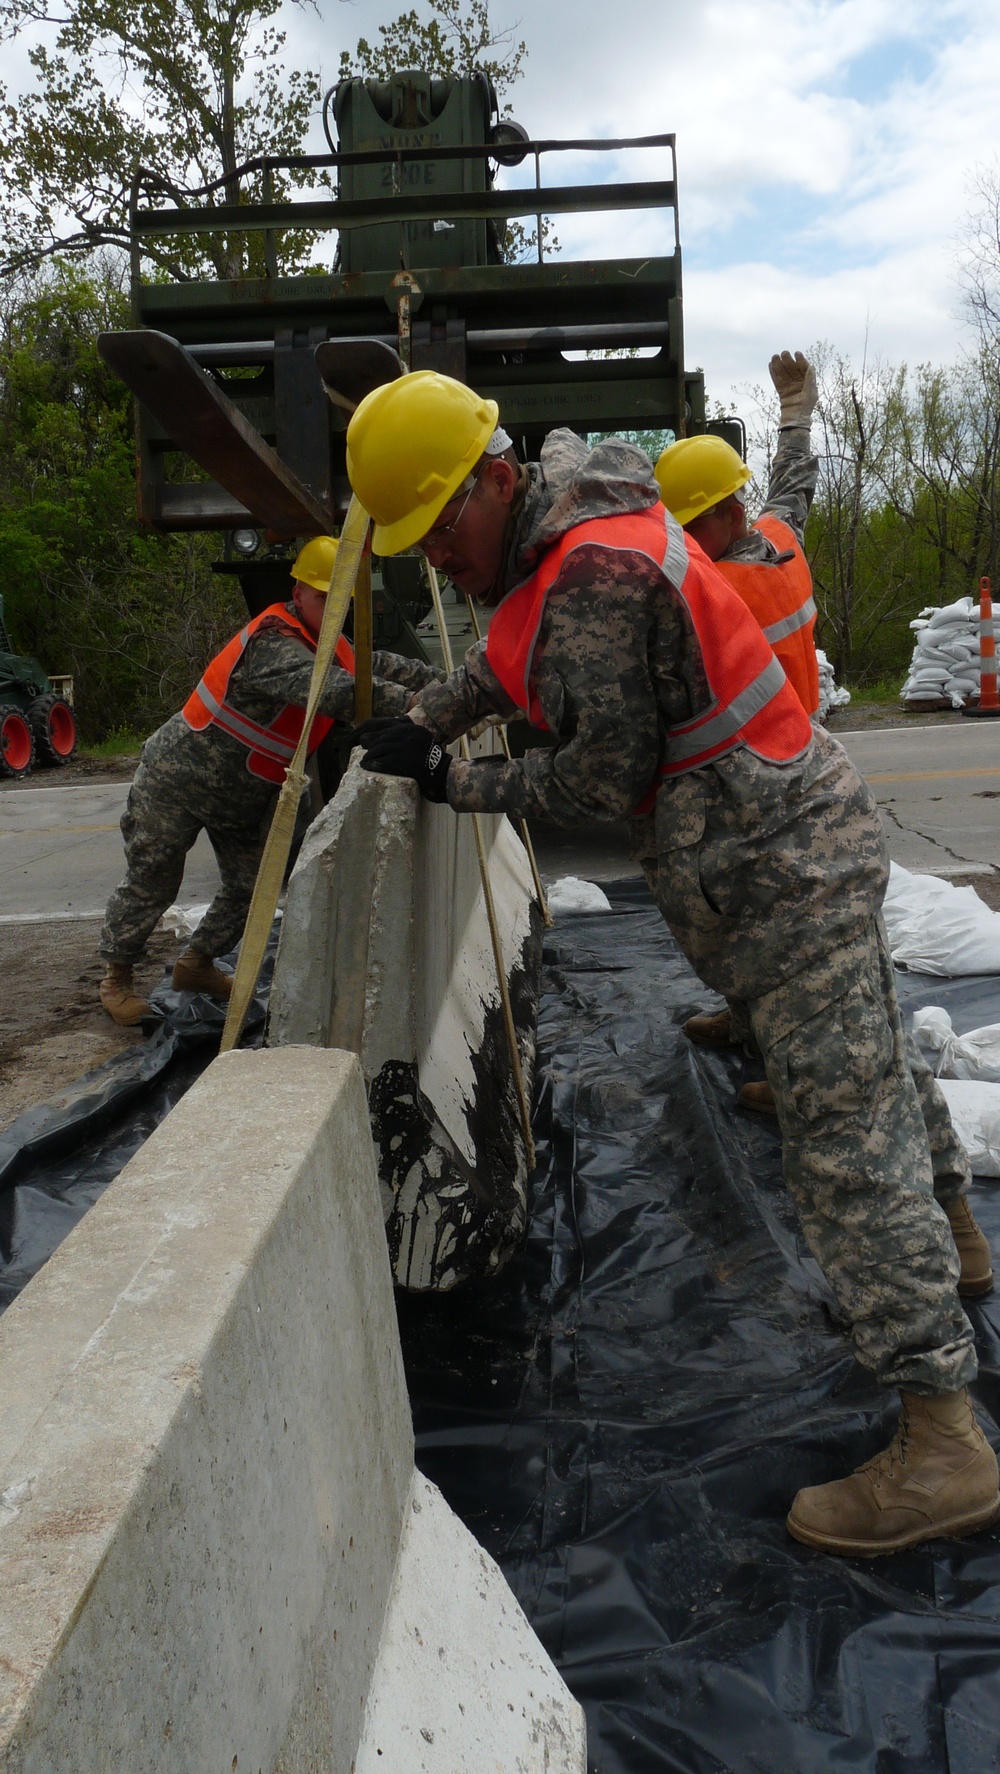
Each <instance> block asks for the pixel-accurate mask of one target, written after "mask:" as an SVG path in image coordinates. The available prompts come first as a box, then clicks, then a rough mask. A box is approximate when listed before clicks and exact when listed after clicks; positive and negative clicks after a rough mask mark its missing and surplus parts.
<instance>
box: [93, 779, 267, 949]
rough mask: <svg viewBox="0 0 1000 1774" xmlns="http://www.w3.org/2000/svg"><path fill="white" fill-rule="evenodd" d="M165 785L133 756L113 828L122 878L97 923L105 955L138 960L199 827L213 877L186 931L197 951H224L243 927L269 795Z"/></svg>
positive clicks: (176, 886) (171, 896) (176, 889)
mask: <svg viewBox="0 0 1000 1774" xmlns="http://www.w3.org/2000/svg"><path fill="white" fill-rule="evenodd" d="M178 786H179V789H180V791H181V792H173V793H172V792H171V784H170V782H169V780H166V779H165V773H164V772H159V771H157V770H155V769H149V768H148V767H146V766H144V765H143V764H140V766H139V769H138V770H137V772H136V776H135V780H134V782H133V784H132V787H131V788H130V790H129V796H128V801H127V803H126V806H125V812H124V813H123V814H122V820H121V829H122V837H123V838H124V840H125V868H126V872H125V879H124V881H123V882H122V883H121V885H120V886H119V887H116V888H115V891H114V892H113V893H112V895H111V898H110V899H109V900H108V904H107V909H106V911H105V914H104V928H103V929H102V931H101V940H100V944H99V948H100V953H101V955H102V956H103V958H104V960H105V961H118V962H135V961H138V960H139V958H140V956H141V955H142V952H143V950H144V948H145V946H146V943H147V941H148V939H149V937H150V935H151V934H152V932H153V930H154V929H155V928H156V925H157V923H158V922H159V920H160V917H161V916H162V914H163V913H164V912H165V911H166V909H167V906H168V905H172V904H173V902H174V900H176V898H177V896H178V894H179V893H180V889H181V882H182V880H183V877H184V865H185V863H186V861H187V855H188V851H189V850H190V849H191V847H192V845H193V844H194V842H195V839H196V838H197V836H198V834H199V832H201V831H204V832H205V833H206V834H207V836H208V840H209V842H210V844H211V846H212V849H213V850H214V852H215V859H216V862H217V863H218V865H219V874H220V876H221V884H220V887H219V891H218V892H217V893H216V895H215V898H214V899H213V900H212V903H211V905H210V906H209V908H208V911H207V912H206V913H205V916H204V918H203V919H202V921H201V923H200V924H199V926H198V928H197V930H196V931H195V933H194V935H193V936H192V938H191V946H192V948H195V949H197V950H198V952H199V954H203V955H210V956H212V957H213V958H214V957H215V956H216V955H227V954H228V953H229V951H230V950H231V949H234V948H235V947H236V944H237V943H238V942H239V940H240V938H241V937H242V935H243V926H244V923H245V922H246V915H247V909H248V907H249V905H250V900H251V897H252V895H253V889H254V882H255V881H256V879H257V867H258V864H259V862H260V858H261V853H262V851H263V848H264V835H263V834H264V831H265V829H266V828H265V827H264V825H263V820H264V817H265V815H266V812H267V810H268V807H269V805H270V801H271V799H273V791H271V792H269V791H268V790H267V789H266V788H265V787H264V785H262V793H261V794H260V796H259V797H258V798H259V800H260V806H259V807H258V806H257V805H256V802H253V803H251V804H250V805H249V806H247V805H240V804H239V802H237V804H236V805H235V806H234V805H233V798H226V799H224V798H223V797H222V796H221V795H220V796H218V797H214V796H209V797H207V798H203V799H202V802H201V804H200V805H198V806H197V810H195V809H194V807H193V806H192V804H191V801H192V797H190V796H185V795H184V793H183V787H184V785H183V783H181V784H180V785H178Z"/></svg>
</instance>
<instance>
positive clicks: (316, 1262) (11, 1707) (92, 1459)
mask: <svg viewBox="0 0 1000 1774" xmlns="http://www.w3.org/2000/svg"><path fill="white" fill-rule="evenodd" d="M0 1364H2V1370H3V1373H4V1392H3V1403H2V1406H0V1746H2V1752H0V1760H2V1763H3V1766H4V1768H5V1769H7V1770H9V1771H10V1774H42V1771H43V1770H44V1771H45V1774H55V1771H56V1770H58V1771H60V1774H61V1771H62V1770H64V1769H65V1770H66V1771H67V1774H69V1770H73V1771H74V1774H83V1771H84V1770H86V1771H88V1774H89V1770H93V1771H94V1774H107V1771H108V1770H109V1769H111V1768H114V1767H122V1768H125V1767H127V1768H128V1769H129V1774H139V1771H140V1770H147V1769H148V1770H151V1771H152V1770H154V1769H155V1770H160V1771H166V1770H174V1769H176V1770H178V1774H179V1771H180V1770H182V1769H183V1770H185V1774H187V1771H189V1770H195V1769H197V1770H199V1771H201V1770H208V1769H227V1770H228V1769H231V1768H236V1767H244V1768H253V1769H255V1770H256V1769H268V1770H270V1769H277V1768H279V1767H280V1768H282V1769H283V1770H286V1771H287V1774H293V1771H296V1774H297V1771H298V1770H303V1771H304V1770H305V1769H307V1768H312V1767H313V1766H316V1765H318V1764H319V1758H321V1757H322V1758H324V1760H323V1765H324V1766H325V1767H328V1768H329V1769H331V1770H337V1774H341V1771H342V1774H349V1769H350V1764H351V1755H352V1750H353V1747H354V1746H356V1744H357V1741H358V1737H359V1734H360V1729H361V1720H362V1717H363V1712H364V1706H365V1701H366V1696H367V1692H368V1687H369V1683H370V1680H371V1674H372V1671H373V1669H374V1666H375V1660H376V1657H377V1652H378V1645H379V1638H380V1634H381V1626H382V1619H383V1614H384V1609H385V1603H386V1599H387V1596H388V1593H389V1588H390V1585H391V1582H392V1577H393V1571H394V1567H395V1559H396V1549H397V1543H398V1535H399V1530H400V1526H401V1522H402V1514H403V1507H404V1504H405V1502H406V1498H407V1495H408V1492H409V1486H410V1479H411V1473H412V1437H411V1432H410V1425H409V1413H408V1407H407V1403H406V1393H405V1386H404V1379H403V1373H402V1363H401V1359H400V1353H399V1347H398V1342H397V1338H396V1331H395V1319H394V1312H393V1302H392V1294H391V1286H390V1280H389V1273H388V1265H387V1263H386V1257H385V1244H384V1240H383V1238H382V1233H381V1225H380V1214H379V1209H378V1196H377V1184H376V1179H375V1170H374V1162H373V1158H372V1150H371V1139H370V1136H369V1132H368V1123H367V1108H366V1104H365V1098H364V1090H363V1087H362V1084H361V1078H360V1075H359V1072H358V1068H357V1065H356V1062H354V1061H353V1060H352V1059H351V1058H350V1057H349V1056H346V1055H344V1054H336V1053H318V1052H313V1051H306V1052H293V1051H290V1050H289V1051H286V1052H283V1053H234V1054H229V1055H226V1056H225V1057H224V1058H222V1059H219V1060H216V1061H215V1063H214V1064H213V1065H212V1066H211V1067H210V1069H209V1071H208V1072H207V1073H206V1074H205V1075H204V1076H203V1078H202V1079H200V1080H199V1081H198V1083H196V1084H195V1085H194V1086H193V1087H192V1089H191V1090H190V1091H189V1092H188V1094H187V1095H186V1096H185V1097H184V1099H183V1101H182V1102H181V1103H180V1104H179V1105H178V1107H177V1108H176V1109H174V1111H173V1112H172V1114H171V1115H170V1116H168V1118H167V1119H166V1121H164V1122H163V1123H162V1124H161V1126H160V1127H159V1128H158V1129H157V1130H156V1132H155V1133H154V1134H153V1135H152V1136H151V1138H150V1139H149V1140H148V1141H147V1143H146V1145H145V1146H144V1147H143V1148H142V1151H141V1152H140V1153H139V1154H138V1155H137V1157H136V1158H134V1159H133V1161H132V1162H131V1164H129V1165H128V1166H127V1168H126V1169H125V1171H124V1172H123V1173H122V1175H121V1176H120V1177H119V1178H118V1180H117V1181H116V1182H115V1183H114V1184H113V1185H112V1186H111V1188H110V1189H108V1191H107V1192H106V1193H105V1195H104V1196H103V1197H102V1199H101V1200H100V1201H99V1202H98V1203H97V1205H96V1206H95V1207H94V1208H93V1209H92V1210H91V1212H90V1213H89V1214H88V1215H87V1216H86V1218H85V1219H84V1220H83V1221H82V1222H81V1224H80V1225H79V1226H78V1227H77V1228H76V1230H75V1231H74V1232H73V1233H71V1235H70V1237H69V1238H68V1239H67V1240H66V1242H65V1243H64V1244H63V1245H62V1246H61V1248H60V1249H59V1251H58V1252H57V1253H56V1255H55V1256H54V1257H53V1258H52V1259H51V1260H50V1262H49V1263H48V1264H47V1265H46V1267H45V1268H44V1269H43V1270H42V1271H41V1272H40V1274H39V1275H38V1276H37V1277H36V1279H35V1280H34V1281H33V1282H32V1283H31V1284H30V1286H29V1287H28V1288H27V1289H26V1291H25V1293H24V1294H23V1295H22V1296H21V1297H20V1298H19V1299H18V1300H17V1301H16V1302H15V1303H14V1304H13V1305H12V1306H11V1307H10V1309H9V1311H8V1312H7V1313H6V1315H5V1316H4V1318H3V1321H2V1324H0Z"/></svg>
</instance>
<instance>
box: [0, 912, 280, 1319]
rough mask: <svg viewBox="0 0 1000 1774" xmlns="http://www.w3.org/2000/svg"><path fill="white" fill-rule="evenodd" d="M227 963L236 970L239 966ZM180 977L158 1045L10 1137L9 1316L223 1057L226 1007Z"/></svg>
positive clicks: (2, 1187) (253, 1026)
mask: <svg viewBox="0 0 1000 1774" xmlns="http://www.w3.org/2000/svg"><path fill="white" fill-rule="evenodd" d="M276 949H277V929H275V931H274V932H273V934H272V936H271V940H270V944H269V947H268V952H267V956H266V959H265V961H264V965H263V967H262V968H261V975H260V983H259V985H258V988H257V994H256V996H255V998H254V1001H253V1004H252V1005H251V1008H250V1012H249V1014H248V1016H247V1019H246V1024H245V1029H244V1035H243V1040H242V1042H241V1045H242V1046H244V1047H254V1046H259V1045H260V1043H261V1040H262V1038H263V1032H264V1019H265V1016H266V1013H267V996H268V992H269V990H270V985H271V975H272V973H273V971H274V955H275V951H276ZM226 959H227V960H228V961H229V962H231V963H235V956H232V955H230V956H227V957H226ZM169 982H170V969H169V968H168V969H166V970H165V972H164V977H163V982H162V984H161V985H159V986H157V988H156V990H155V991H154V992H153V993H152V994H151V998H150V1002H151V1004H152V1006H153V1009H154V1011H155V1012H156V1013H157V1014H156V1017H155V1019H153V1020H150V1019H148V1018H147V1019H145V1021H144V1024H143V1027H144V1029H146V1028H147V1024H148V1035H149V1038H148V1040H146V1041H144V1042H143V1043H142V1045H141V1046H138V1045H136V1046H135V1047H129V1048H126V1049H124V1050H123V1051H122V1052H121V1053H117V1054H114V1055H112V1057H111V1059H109V1060H106V1061H105V1063H104V1064H103V1065H102V1066H98V1067H96V1068H95V1070H94V1071H92V1072H88V1073H87V1074H86V1075H85V1077H83V1078H81V1079H79V1080H77V1082H76V1083H75V1084H72V1085H70V1086H69V1087H68V1088H67V1089H66V1090H63V1091H60V1093H59V1095H58V1096H57V1097H54V1098H52V1100H51V1101H50V1102H48V1103H42V1104H39V1105H38V1107H37V1108H33V1109H27V1110H26V1111H25V1113H24V1114H23V1115H19V1116H18V1119H17V1120H16V1121H15V1122H13V1123H12V1124H11V1126H10V1127H9V1128H7V1130H6V1131H5V1132H4V1133H0V1312H2V1311H3V1310H4V1309H5V1307H7V1306H9V1305H10V1302H11V1300H13V1299H14V1298H16V1296H17V1295H18V1294H19V1293H20V1291H21V1289H22V1288H23V1287H25V1286H26V1285H27V1283H28V1282H29V1281H30V1280H31V1277H32V1276H33V1275H35V1274H37V1272H38V1270H39V1269H40V1268H41V1266H42V1264H43V1263H44V1262H46V1261H47V1259H48V1258H49V1257H50V1256H51V1255H52V1252H53V1251H54V1250H55V1249H56V1247H57V1246H58V1245H60V1244H61V1243H62V1241H63V1239H64V1238H65V1237H66V1235H67V1233H68V1232H71V1231H72V1229H73V1227H74V1226H75V1225H76V1223H77V1221H78V1220H81V1219H82V1218H83V1216H84V1214H85V1213H86V1211H87V1209H88V1207H92V1206H93V1204H94V1202H95V1201H96V1200H97V1199H98V1197H99V1196H101V1195H102V1194H103V1193H104V1190H105V1189H106V1188H107V1186H108V1184H109V1183H110V1182H113V1180H114V1178H115V1177H116V1176H117V1175H118V1172H119V1171H120V1170H122V1169H123V1168H124V1166H125V1165H126V1164H127V1163H128V1161H129V1159H130V1158H133V1157H134V1156H135V1154H136V1152H137V1151H138V1150H139V1147H140V1146H141V1145H142V1144H143V1143H144V1141H145V1140H147V1139H148V1138H149V1135H150V1134H151V1133H152V1132H153V1129H154V1128H156V1127H158V1126H159V1124H160V1122H161V1121H162V1120H163V1118H164V1116H165V1115H167V1114H168V1113H169V1111H170V1110H171V1109H172V1108H173V1107H174V1104H175V1103H177V1102H179V1101H180V1099H181V1097H182V1096H183V1095H184V1092H185V1091H186V1090H187V1089H188V1087H189V1086H190V1085H191V1084H193V1083H194V1080H195V1079H196V1078H197V1077H198V1075H199V1074H200V1073H201V1072H203V1071H204V1069H205V1067H206V1066H207V1065H208V1063H209V1061H210V1060H211V1059H212V1058H213V1057H214V1055H215V1054H216V1052H217V1051H218V1046H219V1041H220V1039H221V1036H222V1028H223V1024H224V1023H225V1020H226V1007H225V1004H223V1003H221V1002H219V1001H218V1000H216V999H214V998H207V997H204V996H203V995H201V994H200V993H191V992H175V991H174V990H173V989H172V987H171V985H170V983H169Z"/></svg>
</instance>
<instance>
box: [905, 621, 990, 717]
mask: <svg viewBox="0 0 1000 1774" xmlns="http://www.w3.org/2000/svg"><path fill="white" fill-rule="evenodd" d="M910 628H911V630H912V631H913V637H914V645H913V657H912V659H911V660H910V669H909V672H908V673H907V677H906V682H905V683H904V685H903V688H902V690H901V691H900V697H901V698H902V700H903V701H904V702H927V701H932V700H935V699H936V698H939V697H940V698H942V699H944V698H947V700H948V701H949V702H950V703H951V705H952V707H953V708H961V707H963V706H964V704H965V703H966V702H967V701H968V699H969V697H970V696H975V695H977V694H978V692H979V606H978V604H974V603H973V602H972V599H971V598H968V597H964V598H959V599H958V601H957V603H954V604H947V605H945V607H944V608H943V609H940V610H938V609H934V608H932V607H930V606H928V608H927V609H925V610H921V612H920V615H919V616H918V617H916V618H915V620H914V621H913V622H911V623H910Z"/></svg>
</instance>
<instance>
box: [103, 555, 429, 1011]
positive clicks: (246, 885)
mask: <svg viewBox="0 0 1000 1774" xmlns="http://www.w3.org/2000/svg"><path fill="white" fill-rule="evenodd" d="M328 540H329V539H327V538H322V537H317V538H314V539H313V542H311V543H310V544H307V548H308V549H309V550H310V551H312V553H315V552H316V549H317V545H318V544H321V543H323V542H327V541H328ZM334 548H335V545H334V544H332V542H331V543H330V547H329V548H328V551H327V552H328V554H329V563H330V567H332V560H333V552H332V551H333V549H334ZM305 553H306V550H303V551H302V554H300V556H299V557H298V561H301V560H302V558H303V555H305ZM298 561H297V562H296V567H297V566H298ZM293 570H294V569H293ZM302 570H303V571H304V572H305V571H308V570H309V569H308V567H305V568H303V569H302ZM312 577H313V578H316V574H315V573H313V575H312ZM328 580H329V568H327V570H326V574H325V579H324V580H323V583H326V582H328ZM284 611H285V612H286V613H287V616H288V617H289V618H290V619H295V618H296V617H297V618H298V620H299V621H300V622H301V623H302V624H303V625H304V626H305V627H306V628H307V629H308V630H309V631H310V633H312V634H316V635H318V633H319V626H320V623H321V621H322V613H323V594H322V593H321V592H320V591H319V590H318V589H317V586H316V585H313V584H311V583H308V582H306V581H305V580H301V579H296V581H295V583H294V586H293V590H292V597H291V600H290V601H289V603H288V604H286V605H285V606H284ZM314 652H315V649H314V648H313V649H310V647H309V645H308V644H307V643H306V641H305V639H302V638H299V636H298V635H297V634H296V633H295V632H293V631H290V629H289V627H288V626H284V625H283V624H282V621H281V614H280V610H277V609H276V611H275V614H274V615H271V614H270V613H269V614H268V615H267V616H266V617H265V619H264V621H263V622H262V623H261V625H260V626H259V627H257V628H256V630H255V631H254V632H253V633H252V634H251V636H250V639H249V641H248V642H247V645H246V647H245V649H244V651H243V653H242V656H241V657H240V659H239V662H238V663H237V664H236V666H235V668H234V669H233V671H232V675H231V677H230V679H229V683H228V689H227V692H226V701H227V702H228V703H229V704H230V705H231V706H232V708H233V709H235V710H237V711H238V713H239V714H240V715H241V716H244V717H246V718H247V719H248V720H249V721H251V722H254V723H255V724H256V725H257V727H259V728H261V729H267V728H268V727H269V726H270V723H271V722H272V721H273V720H274V718H275V716H276V714H277V713H278V712H279V711H280V710H281V709H283V708H287V707H292V708H304V707H305V704H306V701H307V698H308V693H309V685H310V681H311V678H312V670H313V659H314ZM373 667H374V679H375V681H374V695H373V704H374V708H375V710H376V711H377V712H378V713H380V714H382V715H394V714H402V713H403V712H404V711H405V710H406V709H407V708H408V707H409V705H410V703H411V701H412V700H413V696H414V694H415V692H416V691H418V690H420V689H422V688H423V687H424V685H426V684H428V683H430V682H433V681H434V680H435V679H436V678H437V676H438V673H437V672H435V671H434V670H433V668H432V667H430V666H429V665H425V664H424V663H422V662H421V661H419V660H415V659H404V658H401V657H399V656H398V655H397V654H394V653H385V652H379V651H376V653H375V654H374V658H373ZM319 713H320V714H321V715H326V716H328V717H329V718H330V719H331V720H334V721H337V722H342V723H350V722H351V720H352V719H353V717H354V678H353V676H352V675H351V673H350V672H349V671H347V670H344V669H343V667H342V666H340V665H336V664H335V665H333V666H332V667H331V670H330V674H329V677H328V678H327V683H326V688H325V690H324V693H323V696H322V699H321V701H320V704H319ZM250 762H251V754H250V752H249V751H248V747H247V745H246V744H244V743H242V742H241V741H240V740H238V739H237V738H235V737H232V736H231V735H230V733H228V732H224V731H223V730H222V729H221V728H220V726H219V725H217V724H216V723H215V722H214V721H212V722H211V723H210V724H208V725H206V726H205V727H204V728H203V730H202V731H194V730H193V729H192V727H191V725H190V724H189V721H188V719H186V718H185V714H184V713H178V714H175V715H171V717H170V719H169V720H168V721H165V722H164V724H163V726H162V727H158V728H157V730H156V732H155V733H153V734H152V735H151V736H150V738H149V739H147V740H146V743H145V745H144V746H143V748H142V755H141V757H140V760H139V767H138V769H137V771H136V773H135V777H134V780H133V782H132V786H131V788H130V790H129V795H128V801H127V804H126V807H125V812H124V814H123V815H122V821H121V828H122V836H123V837H124V839H125V859H126V875H125V879H124V881H123V882H122V883H121V885H120V886H119V887H116V888H115V891H114V893H113V894H112V895H111V898H110V900H109V901H108V905H107V910H106V913H105V920H104V928H103V930H102V932H101V939H100V953H101V956H102V958H103V959H104V961H105V962H106V964H107V972H106V975H105V978H104V980H103V982H102V985H101V1002H102V1003H103V1005H104V1007H105V1009H106V1010H107V1011H108V1013H109V1015H110V1016H112V1017H113V1018H114V1020H115V1021H116V1022H118V1023H121V1024H122V1025H123V1026H129V1025H131V1024H135V1023H137V1022H139V1021H140V1019H141V1018H142V1016H144V1015H146V1014H148V1013H149V1005H148V1004H147V1003H146V1002H145V1001H144V1000H143V999H142V998H141V997H140V996H139V995H138V993H137V992H136V991H135V990H134V987H133V983H132V970H133V968H134V966H135V963H136V962H137V961H138V960H139V959H140V957H141V956H142V954H143V951H144V949H145V946H146V942H147V940H148V938H149V936H150V933H151V932H152V930H153V929H154V927H155V926H156V924H157V923H158V921H159V919H160V917H161V915H162V913H163V912H164V911H165V909H166V907H167V906H168V905H170V904H171V903H172V901H173V900H175V899H176V898H177V895H178V893H179V892H180V887H181V880H182V877H183V874H184V864H185V861H186V858H187V853H188V851H189V850H190V849H191V846H192V845H193V844H194V842H195V839H196V838H197V836H198V833H199V832H200V831H203V830H204V831H205V832H206V833H207V834H208V838H209V841H210V842H211V845H212V849H213V850H214V852H215V859H216V861H217V863H218V865H219V874H220V876H221V884H220V886H219V890H218V892H217V893H216V895H215V898H214V899H213V900H212V903H211V905H210V906H209V908H208V910H207V912H206V913H205V916H204V918H203V919H202V921H201V923H200V924H199V926H198V928H197V930H196V931H195V933H194V935H193V936H192V938H191V944H190V947H189V949H188V950H187V952H186V953H185V954H183V955H182V956H181V957H180V958H179V960H178V961H177V962H176V964H175V967H174V975H173V983H174V986H175V987H176V988H177V989H178V990H188V991H205V992H208V993H210V994H212V995H213V996H216V997H227V996H228V995H229V991H230V989H231V984H232V976H231V974H228V973H225V972H224V971H222V969H220V968H217V967H215V966H214V959H215V957H216V956H218V955H225V954H228V953H229V951H230V950H231V949H233V948H235V946H236V944H237V943H238V942H239V940H240V938H241V936H242V934H243V926H244V923H245V920H246V915H247V909H248V907H249V904H250V900H251V897H252V894H253V889H254V883H255V881H256V878H257V868H258V865H259V863H260V858H261V854H262V851H263V847H264V840H265V838H266V836H267V830H268V826H269V824H270V819H271V814H272V811H273V806H274V800H275V795H276V792H277V790H276V787H275V781H274V780H273V779H272V780H267V779H265V778H262V777H261V776H260V775H255V774H252V773H251V771H250V768H249V765H250Z"/></svg>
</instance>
